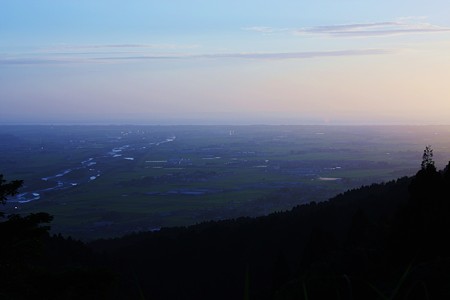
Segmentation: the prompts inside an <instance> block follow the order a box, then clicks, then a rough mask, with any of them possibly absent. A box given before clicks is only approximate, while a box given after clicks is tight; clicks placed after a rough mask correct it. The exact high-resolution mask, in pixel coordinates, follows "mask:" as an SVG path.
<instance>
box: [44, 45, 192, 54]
mask: <svg viewBox="0 0 450 300" xmlns="http://www.w3.org/2000/svg"><path fill="white" fill-rule="evenodd" d="M199 47H200V46H199V45H191V44H190V45H183V44H101V45H68V44H61V45H56V46H53V47H49V48H45V49H41V51H42V52H61V51H67V52H68V51H86V50H104V51H110V50H118V51H123V50H136V49H147V50H149V49H154V50H183V49H195V48H199Z"/></svg>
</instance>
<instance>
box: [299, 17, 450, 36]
mask: <svg viewBox="0 0 450 300" xmlns="http://www.w3.org/2000/svg"><path fill="white" fill-rule="evenodd" d="M412 21H415V22H412ZM439 32H441V33H442V32H450V28H449V27H442V26H437V25H433V24H430V23H424V22H417V18H413V17H407V18H399V20H396V21H391V22H374V23H354V24H341V25H329V26H315V27H305V28H300V29H297V30H295V34H298V35H325V36H332V37H372V36H392V35H406V34H421V33H439Z"/></svg>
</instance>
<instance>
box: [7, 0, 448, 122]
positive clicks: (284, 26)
mask: <svg viewBox="0 0 450 300" xmlns="http://www.w3.org/2000/svg"><path fill="white" fill-rule="evenodd" d="M0 123H1V124H11V123H27V124H29V123H45V124H48V123H53V124H59V123H102V124H105V123H106V124H109V123H131V124H133V123H136V124H450V1H448V0H427V1H425V0H423V1H415V0H408V1H405V0H389V1H387V0H376V1H372V0H357V1H354V0H340V1H337V0H315V1H299V0H297V1H282V0H281V1H253V0H252V1H245V0H242V1H234V0H228V1H212V0H209V1H200V0H198V1H196V0H194V1H193V0H183V1H178V0H165V1H137V0H128V1H123V0H120V1H116V0H39V1H37V0H0Z"/></svg>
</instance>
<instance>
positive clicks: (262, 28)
mask: <svg viewBox="0 0 450 300" xmlns="http://www.w3.org/2000/svg"><path fill="white" fill-rule="evenodd" d="M242 30H245V31H255V32H259V33H275V32H283V31H291V29H289V28H274V27H268V26H251V27H244V28H242Z"/></svg>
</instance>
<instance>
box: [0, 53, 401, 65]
mask: <svg viewBox="0 0 450 300" xmlns="http://www.w3.org/2000/svg"><path fill="white" fill-rule="evenodd" d="M396 52H397V50H391V49H355V50H337V51H307V52H270V53H258V52H250V53H248V52H246V53H213V54H199V55H128V56H98V57H90V58H85V57H76V56H72V57H67V58H63V57H35V58H32V57H29V58H13V57H10V58H7V57H6V58H0V65H37V64H87V63H120V62H124V61H146V60H189V59H251V60H287V59H312V58H318V57H340V56H362V55H387V54H393V53H396Z"/></svg>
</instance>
